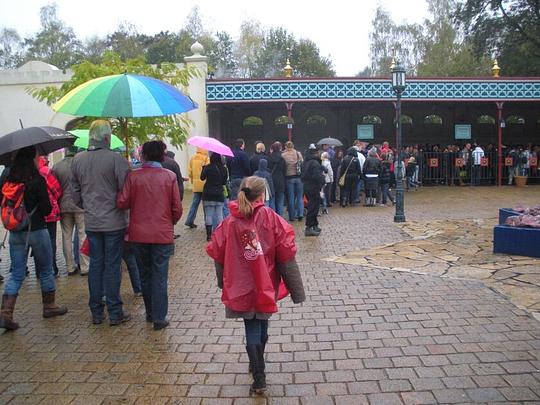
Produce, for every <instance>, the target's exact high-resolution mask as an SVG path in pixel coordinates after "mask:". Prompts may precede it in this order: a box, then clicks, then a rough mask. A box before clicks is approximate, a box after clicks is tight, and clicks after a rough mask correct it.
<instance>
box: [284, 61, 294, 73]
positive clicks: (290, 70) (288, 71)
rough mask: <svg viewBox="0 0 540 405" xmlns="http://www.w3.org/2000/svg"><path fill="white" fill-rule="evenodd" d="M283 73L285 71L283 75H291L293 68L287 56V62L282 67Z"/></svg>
mask: <svg viewBox="0 0 540 405" xmlns="http://www.w3.org/2000/svg"><path fill="white" fill-rule="evenodd" d="M283 73H285V77H293V68H292V66H291V62H290V60H289V58H287V64H286V65H285V67H284V68H283Z"/></svg>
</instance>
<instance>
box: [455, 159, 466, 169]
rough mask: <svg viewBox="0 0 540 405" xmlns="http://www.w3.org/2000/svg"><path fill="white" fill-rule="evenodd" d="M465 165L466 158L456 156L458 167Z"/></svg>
mask: <svg viewBox="0 0 540 405" xmlns="http://www.w3.org/2000/svg"><path fill="white" fill-rule="evenodd" d="M461 166H465V159H463V158H456V167H461Z"/></svg>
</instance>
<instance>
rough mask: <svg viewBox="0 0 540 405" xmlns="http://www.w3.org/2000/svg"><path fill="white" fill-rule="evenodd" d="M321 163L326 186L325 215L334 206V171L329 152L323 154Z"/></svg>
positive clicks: (324, 189)
mask: <svg viewBox="0 0 540 405" xmlns="http://www.w3.org/2000/svg"><path fill="white" fill-rule="evenodd" d="M321 162H322V166H323V169H324V186H323V213H324V214H328V207H331V206H332V203H331V201H330V200H331V190H332V184H333V183H334V171H333V170H332V163H331V162H330V155H329V154H328V152H323V153H322V154H321Z"/></svg>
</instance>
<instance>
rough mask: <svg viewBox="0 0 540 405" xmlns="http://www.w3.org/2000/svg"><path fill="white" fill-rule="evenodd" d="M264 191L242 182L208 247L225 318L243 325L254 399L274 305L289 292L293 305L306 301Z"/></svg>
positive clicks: (290, 243)
mask: <svg viewBox="0 0 540 405" xmlns="http://www.w3.org/2000/svg"><path fill="white" fill-rule="evenodd" d="M265 190H266V186H265V181H264V179H262V178H260V177H255V176H253V177H247V178H245V179H244V180H243V181H242V184H241V185H240V191H239V193H238V200H237V201H232V202H231V203H230V204H229V209H230V211H231V215H229V216H228V217H227V218H226V219H225V220H224V221H223V222H222V223H221V224H220V225H219V226H218V227H217V228H216V230H215V232H214V233H213V234H212V240H211V242H210V243H209V244H208V245H207V247H206V251H207V253H208V255H209V256H210V257H212V258H213V259H214V262H215V265H216V274H217V278H218V286H219V288H221V289H222V295H221V301H222V302H223V304H225V313H226V317H227V318H243V319H244V325H245V328H246V351H247V354H248V357H249V367H250V371H251V373H252V374H253V384H252V385H251V389H250V392H255V393H257V394H260V393H262V392H264V391H265V390H266V375H265V373H264V370H265V366H264V349H265V345H266V342H267V341H268V319H269V318H270V316H271V315H272V314H273V313H274V312H277V311H278V307H277V305H276V303H277V300H278V299H281V298H284V297H285V296H286V295H287V294H288V292H290V293H291V298H292V300H293V302H294V303H300V302H303V301H304V300H305V298H306V297H305V293H304V286H303V284H302V277H301V276H300V271H299V269H298V264H297V263H296V260H295V254H296V245H295V242H294V230H293V228H292V226H291V225H289V224H288V223H287V222H286V221H285V220H284V219H283V218H282V217H280V216H279V215H277V214H276V213H275V212H274V211H272V210H271V209H270V208H268V207H265V205H264V194H265ZM287 290H288V291H287Z"/></svg>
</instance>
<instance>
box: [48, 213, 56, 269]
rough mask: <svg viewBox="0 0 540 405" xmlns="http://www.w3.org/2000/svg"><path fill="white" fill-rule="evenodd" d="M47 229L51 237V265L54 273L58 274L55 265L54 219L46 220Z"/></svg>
mask: <svg viewBox="0 0 540 405" xmlns="http://www.w3.org/2000/svg"><path fill="white" fill-rule="evenodd" d="M47 231H48V232H49V237H50V238H51V245H52V265H53V271H54V274H55V275H57V274H58V266H57V265H56V221H55V222H47Z"/></svg>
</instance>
